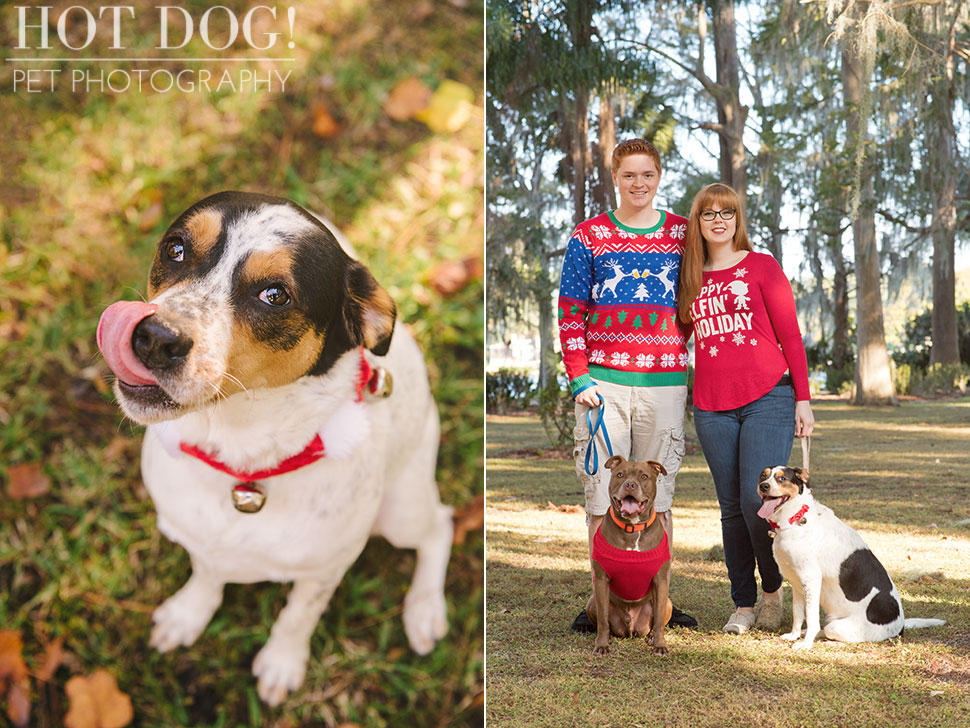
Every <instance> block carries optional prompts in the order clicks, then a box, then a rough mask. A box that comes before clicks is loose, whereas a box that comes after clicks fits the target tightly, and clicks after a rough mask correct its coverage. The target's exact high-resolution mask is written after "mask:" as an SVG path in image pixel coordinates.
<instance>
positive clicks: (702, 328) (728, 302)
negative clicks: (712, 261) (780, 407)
mask: <svg viewBox="0 0 970 728" xmlns="http://www.w3.org/2000/svg"><path fill="white" fill-rule="evenodd" d="M690 312H691V316H692V317H693V331H694V404H695V405H697V407H698V408H699V409H702V410H707V411H719V410H728V409H735V408H737V407H742V406H744V405H746V404H748V403H750V402H754V401H755V400H756V399H758V398H760V397H762V396H764V395H765V394H767V393H768V392H769V391H771V389H772V388H773V387H774V386H775V385H776V384H777V383H778V380H779V379H780V378H781V375H782V374H784V373H785V371H786V370H787V371H788V372H789V373H790V374H791V378H792V384H793V386H794V388H795V400H796V401H802V400H808V399H811V395H810V393H809V389H808V362H807V361H806V359H805V345H804V344H803V343H802V335H801V332H800V331H799V329H798V318H797V316H796V315H795V298H794V296H793V295H792V290H791V283H789V281H788V278H787V277H786V276H785V273H784V271H783V270H782V269H781V266H780V265H778V261H776V260H775V259H774V258H773V257H772V256H770V255H767V254H765V253H755V252H753V251H752V252H749V253H748V254H747V255H746V256H745V257H744V259H743V260H742V261H741V262H740V263H738V264H737V265H734V266H732V267H731V268H726V269H725V270H716V271H707V272H705V273H704V283H703V286H702V287H701V291H700V293H699V294H698V295H697V298H696V299H695V300H694V303H693V304H692V305H691V309H690Z"/></svg>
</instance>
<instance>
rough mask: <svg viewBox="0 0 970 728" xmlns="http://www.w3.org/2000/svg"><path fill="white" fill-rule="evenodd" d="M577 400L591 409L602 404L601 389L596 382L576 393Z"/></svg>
mask: <svg viewBox="0 0 970 728" xmlns="http://www.w3.org/2000/svg"><path fill="white" fill-rule="evenodd" d="M576 402H578V403H579V404H581V405H584V406H586V407H589V408H590V409H592V408H594V407H599V406H600V390H599V387H597V386H596V385H595V384H594V385H593V386H592V387H590V388H589V389H584V390H583V391H582V392H580V393H579V394H577V395H576Z"/></svg>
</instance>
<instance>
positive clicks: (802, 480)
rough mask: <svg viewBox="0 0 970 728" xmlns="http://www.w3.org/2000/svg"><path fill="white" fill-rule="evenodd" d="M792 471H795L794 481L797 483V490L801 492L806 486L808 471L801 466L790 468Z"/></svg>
mask: <svg viewBox="0 0 970 728" xmlns="http://www.w3.org/2000/svg"><path fill="white" fill-rule="evenodd" d="M792 472H793V473H795V482H797V483H798V492H799V494H801V493H802V492H803V491H804V490H805V488H806V487H807V486H808V471H807V470H802V469H801V468H792Z"/></svg>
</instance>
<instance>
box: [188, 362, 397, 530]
mask: <svg viewBox="0 0 970 728" xmlns="http://www.w3.org/2000/svg"><path fill="white" fill-rule="evenodd" d="M354 389H355V390H356V392H357V399H356V401H357V402H362V401H363V399H364V393H365V392H367V393H368V394H372V395H374V396H376V397H388V396H390V394H391V392H392V391H393V379H392V377H391V375H390V373H389V372H388V371H387V370H385V369H384V368H383V367H373V366H371V365H370V363H369V362H368V361H367V359H366V358H365V357H364V350H363V349H360V368H359V370H358V374H357V379H356V381H355V384H354ZM179 449H180V450H181V451H182V452H184V453H185V454H186V455H191V456H192V457H194V458H196V459H198V460H201V461H202V462H204V463H205V464H206V465H208V466H209V467H211V468H215V469H216V470H218V471H220V472H223V473H226V474H227V475H231V476H232V477H234V478H236V479H238V480H239V481H240V482H238V483H236V484H235V485H234V486H233V488H232V504H233V506H234V507H235V508H236V510H237V511H240V512H242V513H256V512H257V511H259V510H260V509H261V508H262V507H263V505H264V504H265V503H266V493H265V492H264V491H263V489H262V487H260V485H259V482H258V481H260V480H265V479H267V478H272V477H274V476H277V475H284V474H285V473H292V472H293V471H294V470H299V469H300V468H303V467H306V466H307V465H310V464H312V463H315V462H316V461H317V460H320V459H321V458H323V457H325V456H326V447H325V446H324V443H323V438H321V437H320V435H319V434H317V435H315V436H314V438H313V439H312V440H311V441H310V443H309V444H308V445H307V446H306V447H305V448H303V450H301V451H300V452H298V453H296V454H295V455H291V456H290V457H288V458H285V459H284V460H281V461H280V462H279V463H277V464H276V465H274V466H273V467H269V468H263V469H262V470H253V471H244V470H236V469H235V468H233V467H231V466H229V465H227V464H226V463H224V462H222V461H221V460H219V459H218V458H217V457H216V456H215V455H212V454H211V453H207V452H206V451H204V450H202V449H201V448H199V447H197V446H195V445H190V444H189V443H187V442H182V443H179Z"/></svg>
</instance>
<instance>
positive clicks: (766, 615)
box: [754, 592, 785, 632]
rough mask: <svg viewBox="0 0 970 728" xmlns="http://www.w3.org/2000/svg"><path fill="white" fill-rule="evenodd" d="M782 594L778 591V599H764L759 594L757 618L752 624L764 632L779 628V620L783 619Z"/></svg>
mask: <svg viewBox="0 0 970 728" xmlns="http://www.w3.org/2000/svg"><path fill="white" fill-rule="evenodd" d="M783 596H784V594H783V593H782V592H779V594H778V597H779V598H778V599H765V597H764V595H762V596H761V604H760V605H758V619H757V620H755V623H754V626H755V627H757V628H758V629H763V630H765V631H766V632H777V631H778V630H780V629H781V622H782V620H783V619H784V616H785V615H784V608H783V606H782V605H783V604H784V600H783Z"/></svg>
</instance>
